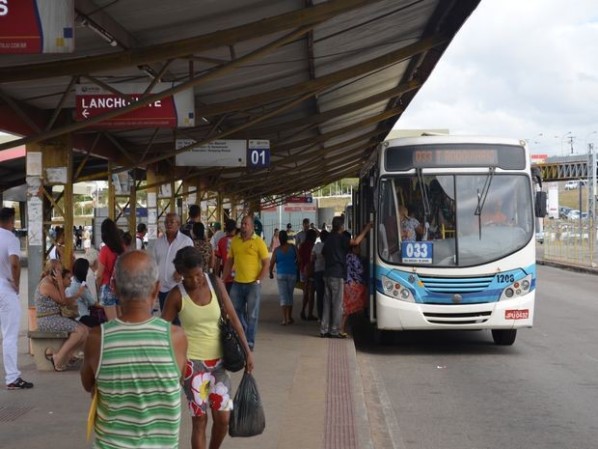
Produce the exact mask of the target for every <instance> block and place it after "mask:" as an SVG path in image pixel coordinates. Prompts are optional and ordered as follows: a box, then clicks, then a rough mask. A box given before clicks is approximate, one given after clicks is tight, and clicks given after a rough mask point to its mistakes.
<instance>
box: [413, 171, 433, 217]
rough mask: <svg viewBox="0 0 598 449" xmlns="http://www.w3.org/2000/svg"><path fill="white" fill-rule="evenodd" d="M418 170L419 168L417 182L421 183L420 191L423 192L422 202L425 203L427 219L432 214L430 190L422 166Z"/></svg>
mask: <svg viewBox="0 0 598 449" xmlns="http://www.w3.org/2000/svg"><path fill="white" fill-rule="evenodd" d="M416 170H417V183H418V184H419V193H420V194H421V196H422V202H423V203H424V204H423V206H424V217H425V220H426V221H427V220H428V218H429V216H430V200H429V199H428V191H427V189H426V186H425V184H424V174H423V170H422V169H421V168H418V169H416Z"/></svg>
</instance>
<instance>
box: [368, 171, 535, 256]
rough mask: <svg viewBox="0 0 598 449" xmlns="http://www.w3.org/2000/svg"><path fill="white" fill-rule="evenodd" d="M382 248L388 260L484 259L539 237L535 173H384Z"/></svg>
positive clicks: (380, 222)
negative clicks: (535, 232) (534, 203)
mask: <svg viewBox="0 0 598 449" xmlns="http://www.w3.org/2000/svg"><path fill="white" fill-rule="evenodd" d="M379 193H380V195H379V196H378V198H379V204H378V214H377V216H378V223H377V225H378V229H379V238H378V253H379V255H380V257H381V258H382V259H383V260H384V261H385V262H387V263H390V264H395V265H420V266H434V267H456V266H458V267H466V266H474V265H480V264H484V263H488V262H491V261H493V260H497V259H500V258H503V257H505V256H508V255H509V254H511V253H513V252H515V251H517V250H519V249H521V248H523V247H524V246H525V245H527V243H528V242H529V241H530V239H531V238H532V237H533V229H534V228H533V222H534V220H533V206H532V197H531V190H530V179H529V178H528V177H527V176H525V175H523V174H504V173H495V172H494V171H493V170H490V171H489V172H488V173H484V174H457V175H422V173H421V171H420V170H418V171H417V173H414V174H410V175H387V176H384V177H382V178H381V179H380V184H379Z"/></svg>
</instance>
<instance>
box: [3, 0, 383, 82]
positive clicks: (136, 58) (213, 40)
mask: <svg viewBox="0 0 598 449" xmlns="http://www.w3.org/2000/svg"><path fill="white" fill-rule="evenodd" d="M379 1H382V0H329V1H328V2H325V3H321V4H319V5H317V6H314V7H313V8H307V9H300V10H297V11H293V12H290V13H286V14H280V15H278V16H274V17H268V18H266V19H262V20H258V21H257V22H252V23H250V24H247V25H241V26H238V27H233V28H229V29H227V30H220V31H216V32H214V33H209V34H206V35H202V36H197V37H193V38H189V39H182V40H179V41H174V42H167V43H164V44H159V45H153V46H151V47H143V48H136V49H131V50H126V51H122V52H118V53H109V54H106V55H98V56H90V57H85V56H84V57H79V58H73V59H64V60H61V61H54V62H46V63H39V64H27V65H22V66H16V67H15V66H13V67H2V68H0V83H7V82H12V81H24V80H34V79H44V78H52V77H56V76H70V75H83V74H89V73H93V72H98V71H101V72H105V71H109V70H115V69H119V68H122V67H130V66H138V65H143V64H150V63H153V62H159V61H163V60H165V59H170V58H178V57H184V56H188V55H192V54H194V53H199V52H202V51H205V50H209V49H212V48H214V47H220V46H230V45H234V44H236V43H238V42H243V41H246V40H250V39H255V38H257V37H260V36H267V35H270V34H274V33H277V32H281V31H286V30H289V29H293V28H297V27H303V26H306V25H307V26H309V25H311V26H315V25H316V24H318V23H320V22H323V21H325V20H328V19H331V18H333V17H335V16H337V15H339V14H342V13H345V12H347V11H351V10H353V9H357V8H360V7H363V6H366V5H371V4H372V3H377V2H379Z"/></svg>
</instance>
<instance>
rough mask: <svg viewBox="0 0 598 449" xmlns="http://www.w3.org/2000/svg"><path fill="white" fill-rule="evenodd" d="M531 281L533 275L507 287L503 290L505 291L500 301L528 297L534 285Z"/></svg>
mask: <svg viewBox="0 0 598 449" xmlns="http://www.w3.org/2000/svg"><path fill="white" fill-rule="evenodd" d="M531 281H532V275H531V274H528V275H527V276H526V277H524V278H523V279H521V280H519V281H515V282H513V283H512V284H510V285H507V286H506V287H505V288H504V289H503V291H502V293H501V295H500V299H499V301H500V300H503V299H512V298H515V297H517V296H523V295H527V294H528V293H529V291H530V288H531V285H532V282H531Z"/></svg>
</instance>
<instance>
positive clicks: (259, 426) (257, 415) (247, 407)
mask: <svg viewBox="0 0 598 449" xmlns="http://www.w3.org/2000/svg"><path fill="white" fill-rule="evenodd" d="M265 428H266V416H265V415H264V407H263V406H262V401H261V400H260V394H259V393H258V391H257V384H256V383H255V378H254V377H253V376H252V375H251V374H250V373H248V372H245V373H243V378H242V379H241V383H240V384H239V389H238V390H237V393H236V394H235V399H234V400H233V411H232V413H231V415H230V422H229V424H228V434H229V435H230V436H231V437H252V436H255V435H259V434H261V433H262V432H263V431H264V429H265Z"/></svg>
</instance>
